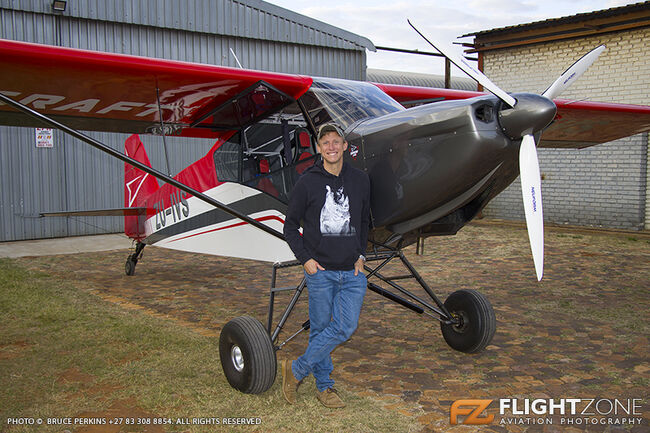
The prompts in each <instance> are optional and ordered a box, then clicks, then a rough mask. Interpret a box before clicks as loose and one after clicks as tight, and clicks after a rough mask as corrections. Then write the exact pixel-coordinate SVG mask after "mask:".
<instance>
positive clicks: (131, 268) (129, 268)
mask: <svg viewBox="0 0 650 433" xmlns="http://www.w3.org/2000/svg"><path fill="white" fill-rule="evenodd" d="M136 263H138V260H137V259H136V258H135V257H133V254H131V255H129V257H128V258H127V259H126V263H125V264H124V272H125V273H126V275H129V276H131V275H134V274H135V265H136Z"/></svg>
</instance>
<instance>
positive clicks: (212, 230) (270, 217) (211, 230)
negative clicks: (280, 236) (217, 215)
mask: <svg viewBox="0 0 650 433" xmlns="http://www.w3.org/2000/svg"><path fill="white" fill-rule="evenodd" d="M255 220H256V221H259V222H263V221H269V220H276V221H279V222H281V223H282V224H283V225H284V220H283V219H282V218H280V217H277V216H275V215H269V216H265V217H260V218H255ZM245 224H248V223H247V222H244V221H242V222H239V223H235V224H231V225H229V226H226V227H219V228H217V229H210V230H206V231H204V232H201V233H195V234H193V235H187V236H183V237H182V238H178V239H174V240H173V241H170V243H171V242H176V241H180V240H183V239H187V238H192V237H194V236H200V235H204V234H207V233H212V232H217V231H219V230H225V229H231V228H233V227H239V226H243V225H245Z"/></svg>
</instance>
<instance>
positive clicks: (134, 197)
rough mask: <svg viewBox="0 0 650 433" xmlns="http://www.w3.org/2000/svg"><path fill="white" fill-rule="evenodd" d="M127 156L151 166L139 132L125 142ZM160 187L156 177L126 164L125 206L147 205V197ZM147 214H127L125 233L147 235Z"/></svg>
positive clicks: (130, 235)
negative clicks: (145, 226) (145, 230)
mask: <svg viewBox="0 0 650 433" xmlns="http://www.w3.org/2000/svg"><path fill="white" fill-rule="evenodd" d="M124 151H125V153H126V155H127V156H129V157H131V158H133V159H135V160H137V161H139V162H141V163H143V164H146V165H148V166H149V167H151V163H150V162H149V157H148V156H147V151H146V150H145V148H144V145H143V144H142V141H141V140H140V137H139V136H138V135H137V134H133V135H132V136H130V137H129V138H127V139H126V141H125V142H124ZM158 188H159V186H158V181H157V180H156V178H155V177H153V176H151V175H149V174H147V173H145V172H144V171H142V170H139V169H137V168H135V167H133V166H132V165H129V164H127V163H125V164H124V206H125V207H147V204H146V199H147V197H149V196H151V194H153V193H154V192H155V191H157V190H158ZM145 220H146V215H138V216H125V217H124V233H125V234H126V235H127V236H128V237H130V238H133V239H137V240H142V239H143V238H144V236H145V233H144V222H145Z"/></svg>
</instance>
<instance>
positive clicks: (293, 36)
mask: <svg viewBox="0 0 650 433" xmlns="http://www.w3.org/2000/svg"><path fill="white" fill-rule="evenodd" d="M0 8H3V9H13V10H19V11H25V12H34V13H40V14H52V15H63V16H66V17H73V18H82V19H89V20H99V21H110V22H120V23H126V24H137V25H144V26H152V27H159V28H169V29H174V30H186V31H191V32H201V33H211V34H219V35H224V36H234V37H240V38H251V39H260V40H269V41H275V42H288V43H289V42H290V43H293V44H308V45H317V46H324V47H333V48H340V49H350V50H363V49H366V48H367V49H369V50H371V51H375V46H374V45H373V43H372V42H371V41H370V40H369V39H368V38H365V37H363V36H359V35H357V34H355V33H351V32H348V31H346V30H343V29H340V28H338V27H335V26H332V25H330V24H326V23H323V22H321V21H318V20H315V19H313V18H309V17H307V16H304V15H300V14H298V13H296V12H293V11H290V10H288V9H284V8H282V7H279V6H276V5H273V4H271V3H267V2H264V1H261V0H184V1H178V0H163V1H161V0H137V1H132V0H68V2H67V7H66V10H65V12H54V11H53V10H52V1H51V0H0Z"/></svg>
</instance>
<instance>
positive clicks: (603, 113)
mask: <svg viewBox="0 0 650 433" xmlns="http://www.w3.org/2000/svg"><path fill="white" fill-rule="evenodd" d="M373 84H375V85H376V86H377V87H379V88H380V89H381V90H383V91H384V92H386V93H387V94H388V95H389V96H391V97H392V98H393V99H395V100H396V101H397V102H399V103H400V104H402V105H405V106H407V107H408V106H412V105H417V104H422V103H429V102H437V101H443V100H454V99H466V98H473V97H475V96H482V95H485V94H486V93H482V92H469V91H464V90H453V89H436V88H427V87H414V86H400V85H394V84H379V83H373ZM554 102H555V104H556V105H557V115H556V116H555V120H554V121H553V123H551V125H550V126H549V127H548V128H547V129H546V130H544V133H543V134H542V138H541V140H540V142H539V143H538V146H539V147H555V148H584V147H589V146H593V145H595V144H600V143H607V142H610V141H613V140H616V139H619V138H623V137H628V136H630V135H635V134H640V133H642V132H647V131H650V107H649V106H644V105H629V104H612V103H603V102H590V101H589V102H588V101H569V100H566V99H555V100H554Z"/></svg>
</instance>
